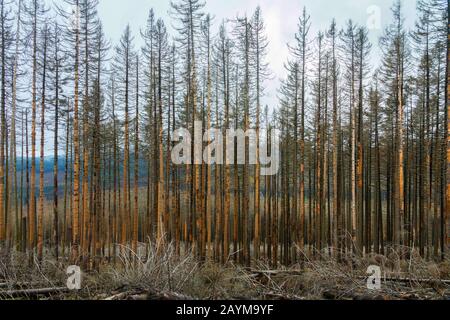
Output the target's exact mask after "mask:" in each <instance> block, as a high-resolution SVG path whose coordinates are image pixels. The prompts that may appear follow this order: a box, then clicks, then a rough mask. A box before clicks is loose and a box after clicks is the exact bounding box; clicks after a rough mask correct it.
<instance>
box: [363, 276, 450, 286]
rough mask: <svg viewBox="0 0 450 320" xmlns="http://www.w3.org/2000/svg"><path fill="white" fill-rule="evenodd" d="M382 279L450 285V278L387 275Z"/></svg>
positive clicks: (364, 278)
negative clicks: (416, 277)
mask: <svg viewBox="0 0 450 320" xmlns="http://www.w3.org/2000/svg"><path fill="white" fill-rule="evenodd" d="M358 278H359V279H363V280H367V279H368V278H367V277H358ZM381 281H384V282H404V283H406V282H416V283H426V284H436V283H441V284H447V285H450V279H449V280H447V279H414V278H400V277H399V278H396V277H389V278H385V277H381Z"/></svg>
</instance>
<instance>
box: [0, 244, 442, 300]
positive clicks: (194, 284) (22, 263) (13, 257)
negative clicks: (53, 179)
mask: <svg viewBox="0 0 450 320" xmlns="http://www.w3.org/2000/svg"><path fill="white" fill-rule="evenodd" d="M120 249H121V250H119V251H120V252H121V253H120V256H119V258H118V259H117V261H116V264H115V265H112V264H108V263H104V264H102V265H101V266H100V268H99V270H97V271H90V272H87V273H84V274H83V282H82V290H80V291H73V292H69V293H63V292H55V293H54V294H53V295H51V296H49V297H45V299H105V298H107V297H110V296H114V295H118V294H121V298H124V299H125V298H130V297H137V296H136V294H138V297H140V298H145V299H152V298H157V296H155V294H158V297H159V298H161V296H164V297H166V298H169V299H170V298H173V297H178V298H192V299H386V300H387V299H448V298H449V297H450V285H449V284H448V282H445V281H442V280H450V261H449V260H448V259H447V260H446V261H444V262H433V261H427V260H425V259H422V258H421V257H420V256H419V255H418V254H417V252H416V251H415V250H409V249H407V248H405V249H404V250H403V251H404V252H406V253H407V257H408V258H407V259H401V258H400V256H399V255H398V254H397V253H396V251H394V250H390V249H388V250H387V252H388V254H387V255H386V256H381V255H369V256H367V257H365V258H356V257H347V258H346V259H343V260H342V261H341V262H337V261H336V259H333V258H330V257H329V255H328V254H321V253H316V258H315V259H314V260H309V259H308V257H307V256H306V255H303V253H302V252H300V251H299V252H298V254H299V256H302V257H303V259H302V261H301V262H300V263H298V264H296V265H293V266H291V267H289V268H282V267H280V268H278V269H277V270H270V267H269V266H268V265H266V264H265V263H263V262H259V263H256V264H255V265H254V266H253V267H252V269H251V270H250V269H246V268H243V267H241V266H238V265H234V264H233V263H231V262H230V263H228V264H227V265H225V266H223V265H219V264H216V263H214V262H199V261H198V260H197V259H196V258H195V257H194V255H193V254H191V253H186V254H183V255H181V256H178V255H177V254H176V251H175V248H174V246H173V245H170V244H169V245H164V246H163V245H161V246H159V248H158V247H157V246H147V247H146V246H145V245H143V244H142V245H141V246H140V248H139V252H138V253H135V252H132V251H131V250H130V249H128V248H125V247H123V248H120ZM323 252H327V251H326V250H324V251H323ZM369 265H378V266H380V267H381V269H382V272H383V277H384V276H386V278H388V281H383V282H382V289H381V290H380V291H370V290H368V289H367V287H366V277H367V275H366V270H367V267H368V266H369ZM66 267H67V263H64V262H58V263H56V262H55V261H53V260H51V259H46V260H44V261H43V262H42V263H40V264H39V263H37V262H36V261H33V263H32V266H31V267H30V264H29V260H28V258H27V256H26V255H24V254H21V253H17V252H14V253H10V254H9V255H8V256H2V257H1V259H0V299H1V298H3V299H5V298H6V299H7V298H10V297H8V296H5V295H4V294H3V295H2V293H1V292H5V291H8V290H18V289H29V288H48V287H64V286H65V283H66V279H67V276H66V273H65V270H66ZM398 278H401V279H405V278H408V279H409V280H408V281H404V280H402V281H394V280H395V279H398ZM424 280H427V281H424ZM124 293H129V294H125V295H124ZM143 294H144V295H143ZM24 298H31V297H24ZM41 298H42V297H41Z"/></svg>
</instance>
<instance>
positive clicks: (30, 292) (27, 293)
mask: <svg viewBox="0 0 450 320" xmlns="http://www.w3.org/2000/svg"><path fill="white" fill-rule="evenodd" d="M68 291H69V289H68V288H67V287H61V288H42V289H24V290H10V291H0V296H2V297H11V298H18V297H35V296H41V295H45V296H49V295H52V294H58V293H64V292H68Z"/></svg>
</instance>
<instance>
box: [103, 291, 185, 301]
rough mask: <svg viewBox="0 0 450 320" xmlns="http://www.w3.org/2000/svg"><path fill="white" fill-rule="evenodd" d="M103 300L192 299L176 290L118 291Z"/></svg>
mask: <svg viewBox="0 0 450 320" xmlns="http://www.w3.org/2000/svg"><path fill="white" fill-rule="evenodd" d="M103 300H106V301H114V300H161V301H165V300H193V299H192V298H191V297H189V296H186V295H183V294H179V293H176V292H137V291H128V292H120V293H117V294H115V295H112V296H110V297H108V298H105V299H103Z"/></svg>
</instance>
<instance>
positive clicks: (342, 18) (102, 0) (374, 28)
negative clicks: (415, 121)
mask: <svg viewBox="0 0 450 320" xmlns="http://www.w3.org/2000/svg"><path fill="white" fill-rule="evenodd" d="M46 1H47V3H48V4H49V5H51V3H52V2H55V3H58V4H62V3H63V1H62V0H46ZM175 1H177V0H175ZM393 1H394V0H206V6H205V9H204V11H205V13H210V14H211V15H212V16H213V17H214V21H213V22H214V30H213V31H215V30H217V27H218V25H219V24H220V23H221V21H222V20H223V19H229V18H234V17H236V16H237V15H239V16H242V15H244V14H247V15H248V16H251V15H252V14H253V12H254V10H255V8H256V7H257V6H258V5H259V6H260V7H261V10H262V14H263V18H264V22H265V25H266V34H267V37H268V41H269V47H268V56H267V62H268V63H269V67H270V70H271V71H272V74H273V78H272V79H271V80H268V81H267V83H266V84H265V87H266V93H265V97H264V98H263V103H264V104H267V105H269V108H271V109H272V108H275V107H276V106H277V103H278V99H277V90H278V88H279V85H280V79H282V78H284V77H285V75H286V72H285V69H284V63H285V62H286V60H287V58H288V56H289V53H288V49H287V43H290V42H292V40H293V39H294V34H295V33H296V31H297V22H298V17H299V16H300V14H301V12H302V9H303V7H306V10H307V11H308V13H309V15H310V16H311V31H310V34H311V36H312V37H313V36H315V35H317V33H318V32H319V30H322V31H323V30H326V29H327V28H328V27H329V25H330V23H331V20H332V19H333V18H335V19H336V22H337V24H338V28H339V29H341V28H342V27H343V26H344V24H345V22H346V21H347V20H348V19H352V20H353V21H355V22H356V23H358V24H362V25H366V26H368V28H369V37H370V41H371V42H372V45H373V47H372V53H371V55H372V56H371V61H372V65H374V66H376V65H377V64H378V62H379V59H380V55H379V48H378V39H379V37H380V35H381V34H382V30H383V28H384V27H385V26H386V25H387V24H389V22H390V21H391V19H392V15H391V11H390V8H391V6H392V4H393ZM402 2H403V8H404V16H405V18H406V21H405V25H406V27H407V28H412V27H413V26H414V21H415V19H416V0H402ZM151 8H153V9H154V11H155V14H156V16H157V17H158V18H159V17H162V18H163V19H164V20H165V22H166V25H167V27H168V29H169V32H170V34H171V35H172V36H173V35H175V32H174V30H173V28H172V23H173V20H172V19H171V17H170V14H169V11H170V1H169V0H126V1H124V0H99V7H98V13H99V16H100V19H101V21H102V23H103V27H104V31H105V34H106V36H107V37H108V38H109V39H110V40H111V44H112V45H113V46H114V45H116V44H117V43H118V41H119V39H120V37H121V35H122V33H123V30H124V29H125V26H126V25H127V24H128V23H129V24H130V26H131V29H132V32H133V34H134V35H135V39H136V48H137V47H139V46H141V45H142V40H141V38H140V36H139V31H140V29H142V28H144V27H145V24H146V21H147V17H148V13H149V10H150V9H151ZM377 18H379V21H378V19H377ZM378 22H379V23H378ZM51 136H52V134H51V133H49V135H48V136H47V137H46V141H47V142H48V143H47V146H48V148H46V149H47V150H46V154H48V155H50V154H52V153H51V148H52V146H51V143H50V141H52V138H51Z"/></svg>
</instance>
